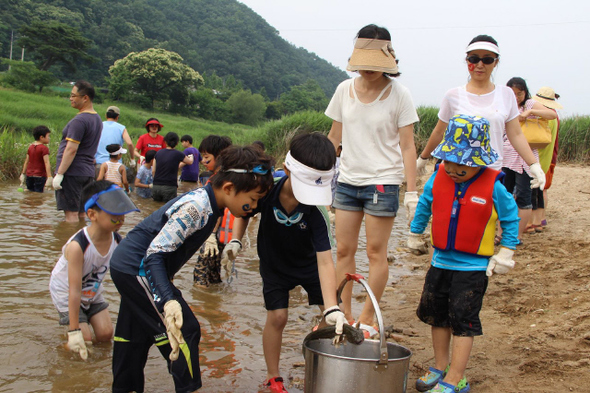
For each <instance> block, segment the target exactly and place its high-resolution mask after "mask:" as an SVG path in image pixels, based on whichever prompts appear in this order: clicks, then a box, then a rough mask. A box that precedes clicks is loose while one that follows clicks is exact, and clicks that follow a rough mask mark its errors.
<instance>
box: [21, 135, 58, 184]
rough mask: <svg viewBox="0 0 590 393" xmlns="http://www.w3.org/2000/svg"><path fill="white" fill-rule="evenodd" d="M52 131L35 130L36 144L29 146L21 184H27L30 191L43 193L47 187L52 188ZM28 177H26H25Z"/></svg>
mask: <svg viewBox="0 0 590 393" xmlns="http://www.w3.org/2000/svg"><path fill="white" fill-rule="evenodd" d="M50 133H51V131H50V130H49V128H47V127H45V126H37V127H35V128H33V138H35V142H33V143H32V144H31V145H29V148H28V149H27V157H26V158H25V163H24V164H23V171H22V173H21V174H20V177H19V179H20V182H21V184H23V183H25V182H26V184H27V189H28V190H29V191H35V192H43V189H44V188H45V187H51V183H52V182H53V177H51V166H50V164H49V148H48V147H47V145H48V144H49V139H50V136H49V134H50ZM25 175H26V176H25Z"/></svg>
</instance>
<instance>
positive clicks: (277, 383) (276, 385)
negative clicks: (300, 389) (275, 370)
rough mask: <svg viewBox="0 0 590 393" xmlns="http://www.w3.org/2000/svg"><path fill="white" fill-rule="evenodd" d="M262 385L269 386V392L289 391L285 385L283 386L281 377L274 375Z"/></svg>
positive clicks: (283, 392)
mask: <svg viewBox="0 0 590 393" xmlns="http://www.w3.org/2000/svg"><path fill="white" fill-rule="evenodd" d="M264 386H268V387H270V391H271V392H276V393H289V392H287V389H285V386H283V378H281V377H274V378H271V379H269V380H268V381H266V382H264Z"/></svg>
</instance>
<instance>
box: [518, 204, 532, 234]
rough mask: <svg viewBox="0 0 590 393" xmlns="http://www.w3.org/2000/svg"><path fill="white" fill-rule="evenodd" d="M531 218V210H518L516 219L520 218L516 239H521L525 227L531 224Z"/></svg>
mask: <svg viewBox="0 0 590 393" xmlns="http://www.w3.org/2000/svg"><path fill="white" fill-rule="evenodd" d="M532 216H533V209H520V208H519V209H518V217H520V222H519V223H518V238H519V239H522V234H523V233H524V231H525V229H526V226H527V225H529V224H530V223H531V218H532Z"/></svg>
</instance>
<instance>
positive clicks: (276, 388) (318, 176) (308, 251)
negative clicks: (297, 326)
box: [221, 133, 346, 392]
mask: <svg viewBox="0 0 590 393" xmlns="http://www.w3.org/2000/svg"><path fill="white" fill-rule="evenodd" d="M335 163H336V152H335V150H334V145H333V144H332V142H330V140H329V139H328V138H327V137H326V136H325V135H323V134H321V133H311V134H301V135H297V136H296V137H295V138H293V140H292V141H291V145H290V150H289V152H288V153H287V156H286V158H285V165H284V170H285V174H286V176H285V177H282V178H280V180H278V181H277V183H276V184H275V186H274V187H273V189H272V190H271V191H270V192H269V193H268V195H267V196H266V197H264V198H263V199H262V200H261V201H260V203H259V204H258V208H257V209H255V210H254V211H252V213H251V214H250V215H249V216H248V217H251V216H253V215H254V214H256V213H258V212H261V217H260V224H259V229H258V256H259V258H260V275H261V276H262V282H263V288H264V289H263V295H264V303H265V307H266V310H267V316H266V325H265V327H264V331H263V334H262V344H263V350H264V358H265V361H266V366H267V379H266V382H265V385H266V386H268V387H269V388H270V390H271V391H273V392H286V389H285V387H284V386H283V379H282V378H281V377H280V372H279V360H280V355H281V344H282V334H283V329H284V328H285V325H286V324H287V319H288V307H289V291H290V290H291V289H293V288H295V287H296V286H298V285H301V286H302V287H303V288H304V289H305V291H306V292H307V293H308V298H309V304H310V305H313V304H317V305H319V306H320V309H321V310H322V311H323V315H324V320H325V322H326V323H327V324H329V325H336V332H337V333H342V326H343V324H344V323H346V322H345V318H344V314H343V313H342V312H341V311H340V308H339V307H338V305H337V301H336V270H335V268H334V261H333V260H332V239H331V233H330V221H329V218H328V212H327V210H326V208H325V206H328V205H330V204H331V202H332V191H331V181H332V178H333V176H334V164H335ZM247 225H248V218H244V219H239V218H236V219H235V221H234V228H233V236H234V237H233V239H232V240H231V241H230V242H229V243H228V244H227V245H226V246H225V248H224V249H223V252H222V256H221V264H222V266H224V267H226V270H227V271H228V272H230V271H231V270H233V269H232V268H231V266H232V265H233V263H234V260H235V258H236V255H237V254H238V252H239V251H240V250H241V248H242V243H241V242H240V240H241V239H242V236H243V235H244V232H245V230H246V227H247ZM324 307H325V309H324Z"/></svg>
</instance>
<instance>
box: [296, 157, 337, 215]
mask: <svg viewBox="0 0 590 393" xmlns="http://www.w3.org/2000/svg"><path fill="white" fill-rule="evenodd" d="M285 167H287V169H288V170H289V171H290V172H291V175H290V177H291V185H292V187H293V194H295V199H297V201H299V203H303V204H304V205H310V206H328V205H331V204H332V188H331V184H332V179H333V178H334V168H332V169H330V170H328V171H320V170H317V169H314V168H310V167H308V166H307V165H304V164H302V163H300V162H299V161H297V160H296V159H294V158H293V156H292V155H291V152H288V153H287V156H286V157H285Z"/></svg>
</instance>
